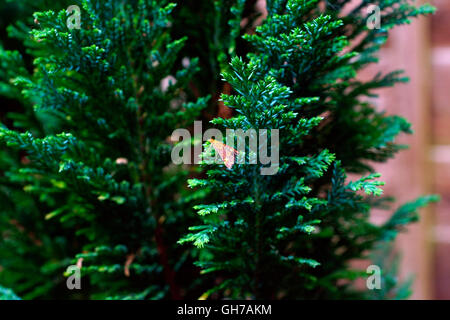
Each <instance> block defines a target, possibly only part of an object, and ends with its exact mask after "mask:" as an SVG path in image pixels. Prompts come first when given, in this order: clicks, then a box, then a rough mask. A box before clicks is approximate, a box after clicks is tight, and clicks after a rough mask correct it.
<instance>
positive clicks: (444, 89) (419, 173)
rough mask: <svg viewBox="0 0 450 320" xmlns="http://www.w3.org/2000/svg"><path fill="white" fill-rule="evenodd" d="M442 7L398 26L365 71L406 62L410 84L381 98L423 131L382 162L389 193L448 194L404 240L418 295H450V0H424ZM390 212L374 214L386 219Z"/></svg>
mask: <svg viewBox="0 0 450 320" xmlns="http://www.w3.org/2000/svg"><path fill="white" fill-rule="evenodd" d="M417 2H418V3H426V2H427V3H431V4H432V5H434V6H435V7H436V8H437V12H436V14H435V15H433V16H431V17H428V18H419V19H416V20H414V21H413V23H412V24H411V25H407V26H402V27H399V28H395V29H394V31H392V32H391V34H390V37H389V41H388V43H387V45H386V46H385V48H384V49H383V50H382V52H381V56H380V63H379V64H378V65H373V66H372V67H371V68H370V69H367V70H365V72H364V74H362V75H361V77H362V78H364V77H371V76H373V75H374V73H376V72H377V71H380V69H381V71H383V72H387V71H391V70H395V69H403V70H405V72H406V75H407V76H409V77H410V82H409V83H407V84H399V85H397V86H396V87H394V88H390V89H384V90H381V91H380V92H379V94H380V97H379V99H378V101H377V102H376V104H377V105H378V106H379V107H380V109H383V110H386V111H387V112H388V113H393V114H398V115H401V116H403V117H405V118H407V119H408V120H409V121H410V122H411V123H412V125H413V129H414V132H415V134H414V135H411V136H402V137H401V138H400V141H401V142H402V143H406V144H408V145H409V146H410V148H409V149H408V150H405V151H402V152H400V153H399V154H398V155H397V156H396V158H395V159H392V160H390V161H389V162H388V163H386V164H383V165H381V166H379V167H378V171H379V172H381V173H382V180H384V181H386V186H385V188H384V189H385V193H386V194H387V195H392V196H394V197H396V198H397V204H400V203H404V202H406V201H410V200H412V199H414V198H416V197H417V196H419V195H422V194H430V193H436V194H439V195H440V196H441V201H440V202H439V203H438V204H437V205H432V206H430V207H428V208H426V209H424V210H422V211H421V221H420V223H418V224H415V225H413V226H412V227H410V228H409V229H408V232H407V233H405V234H403V235H402V236H401V237H400V238H399V240H398V242H397V247H398V249H399V252H400V254H401V256H402V261H401V275H400V276H401V277H402V278H406V277H408V276H410V275H414V279H415V282H414V286H413V295H412V297H411V298H412V299H450V0H428V1H423V0H419V1H417ZM381 215H382V214H380V215H379V216H378V215H376V214H375V215H374V217H373V219H374V220H377V219H379V220H382V219H385V217H383V216H381Z"/></svg>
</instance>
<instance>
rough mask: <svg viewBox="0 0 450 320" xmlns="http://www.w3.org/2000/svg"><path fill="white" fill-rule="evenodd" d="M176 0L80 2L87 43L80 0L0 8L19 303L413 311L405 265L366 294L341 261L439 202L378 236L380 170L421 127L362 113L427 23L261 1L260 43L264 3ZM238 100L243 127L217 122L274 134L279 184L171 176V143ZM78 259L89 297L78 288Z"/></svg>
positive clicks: (5, 153) (412, 210)
mask: <svg viewBox="0 0 450 320" xmlns="http://www.w3.org/2000/svg"><path fill="white" fill-rule="evenodd" d="M175 2H177V6H175V5H174V4H170V3H169V1H159V0H158V1H156V0H129V1H125V0H107V1H105V0H102V1H100V0H83V1H75V3H76V4H78V5H80V7H81V8H82V19H81V28H80V29H79V30H78V29H73V30H69V29H68V28H67V24H66V20H67V17H68V14H67V13H66V11H65V9H66V8H67V7H68V6H69V5H71V4H75V3H72V2H67V1H60V2H58V3H55V2H54V1H36V0H34V1H23V2H20V4H19V3H15V2H14V3H12V2H7V3H6V4H0V10H1V11H0V12H2V16H3V15H5V14H6V13H5V12H8V11H9V10H14V12H15V13H14V14H13V15H11V17H10V18H9V21H8V23H9V24H12V26H10V27H9V28H8V33H9V36H10V37H9V38H8V40H6V41H4V42H3V43H0V96H1V98H2V99H3V100H2V101H4V102H5V105H7V106H8V107H9V108H11V109H1V110H0V116H1V124H0V145H1V149H0V231H1V241H0V284H1V285H2V286H5V287H7V288H11V289H12V290H13V291H14V292H15V293H17V294H18V295H19V296H20V297H21V298H25V299H34V298H75V299H89V298H91V299H92V298H97V299H164V298H175V299H176V298H198V297H200V296H201V295H202V294H203V297H207V296H210V295H211V294H212V293H214V292H218V293H214V295H213V296H212V297H218V298H221V297H233V298H247V297H250V298H299V299H308V298H386V297H404V296H405V295H406V294H405V293H407V292H408V289H407V288H406V287H405V288H406V289H405V288H404V289H401V290H399V289H397V282H396V280H395V279H396V278H395V271H396V270H395V264H394V267H391V266H389V265H387V266H386V270H391V271H392V272H391V273H386V276H385V277H384V280H383V281H384V283H385V284H386V286H385V287H384V290H383V291H382V292H377V293H376V295H374V294H373V293H371V292H367V291H365V292H358V291H356V290H354V288H353V287H352V286H351V283H352V280H354V279H356V278H357V277H359V276H362V275H365V272H364V270H362V271H361V270H353V269H352V268H351V267H350V262H351V261H352V260H353V259H357V258H364V257H367V255H368V253H369V252H370V251H371V250H373V249H377V248H379V246H380V244H382V243H385V242H387V241H391V240H393V239H394V238H395V236H396V234H397V233H398V231H400V230H401V229H402V228H403V227H404V226H405V225H407V224H408V223H410V222H413V221H416V220H417V217H418V213H417V209H418V208H419V207H422V206H424V205H426V204H427V203H428V202H429V201H434V200H436V199H435V197H425V198H421V199H419V200H417V201H415V202H412V203H410V204H407V205H405V206H403V207H400V208H399V209H398V210H397V211H396V212H395V213H394V214H393V215H392V218H391V219H390V220H388V221H387V222H386V223H385V224H384V225H381V226H375V225H373V224H371V223H370V222H369V219H368V218H369V213H370V209H371V208H375V207H386V206H387V201H386V200H387V199H383V198H381V197H380V195H381V189H380V188H379V187H380V186H381V185H382V183H381V182H379V181H377V180H376V179H377V178H378V177H379V176H378V175H377V174H374V173H373V172H372V167H371V164H372V163H373V162H381V161H385V160H387V159H388V158H390V157H392V156H393V155H394V154H395V152H396V151H398V150H399V149H401V148H402V147H403V146H400V145H397V144H395V142H394V139H395V137H396V136H397V135H398V134H400V133H402V132H406V133H410V132H411V129H410V125H409V124H408V122H407V121H406V120H405V119H403V118H401V117H398V116H386V115H385V114H384V113H382V112H380V111H377V110H376V109H375V107H374V106H373V105H372V104H370V103H369V102H368V98H369V97H372V96H373V90H374V89H378V88H382V87H386V86H391V85H393V84H395V83H397V82H401V81H404V80H405V79H404V78H402V77H400V74H399V73H398V72H393V73H390V74H387V75H377V76H376V77H375V78H374V79H373V80H372V81H369V82H360V81H359V80H357V79H356V78H355V76H356V73H357V72H358V71H359V70H360V69H361V68H363V67H365V66H366V65H368V64H369V63H374V62H376V61H377V60H376V52H377V51H378V50H379V49H380V47H381V45H382V44H383V43H384V42H385V41H386V39H387V30H388V29H390V28H391V27H393V26H395V25H398V24H402V23H406V22H407V21H408V19H409V18H410V17H415V16H417V15H421V14H426V13H430V12H432V9H431V8H430V7H428V6H424V7H420V8H418V9H416V8H415V7H414V6H412V5H410V4H409V3H408V2H407V1H402V0H397V1H394V0H385V1H382V0H380V1H371V4H378V5H379V6H380V7H381V8H382V10H383V17H382V27H383V28H382V29H380V30H376V29H375V30H367V27H366V12H365V8H366V6H367V5H368V4H369V2H368V1H364V3H363V4H362V5H361V7H359V8H356V9H354V11H352V12H351V13H350V14H349V15H346V16H345V17H343V18H342V19H340V18H338V17H340V15H339V13H340V11H341V9H342V7H343V6H344V5H345V4H346V3H347V2H349V1H338V0H336V1H327V6H326V8H325V9H323V7H322V9H320V6H319V2H318V1H315V0H295V1H294V0H291V1H280V0H278V1H267V8H268V12H269V15H268V17H267V19H266V20H265V21H264V22H263V24H262V25H261V26H259V27H258V28H257V30H256V33H255V32H254V28H253V25H254V23H255V19H256V18H257V17H258V14H257V13H256V11H255V8H254V5H255V3H256V1H252V0H248V1H244V0H220V1H175ZM35 11H39V12H36V13H34V15H33V16H31V13H33V12H35ZM2 26H3V25H2ZM242 34H246V35H245V36H244V37H241V36H242ZM4 37H5V35H4V34H2V38H4ZM11 39H15V40H11ZM355 39H358V40H357V43H355V42H353V41H354V40H355ZM355 41H356V40H355ZM13 49H16V50H13ZM344 50H346V51H345V53H344ZM238 57H245V58H238ZM230 61H231V64H230V63H229V62H230ZM222 76H223V78H224V79H225V82H221V77H222ZM230 87H231V88H232V91H231V90H229V88H230ZM227 88H228V89H227ZM230 91H231V94H224V95H222V100H223V102H224V104H225V105H227V106H229V107H231V108H233V109H234V110H235V111H236V114H237V115H236V117H234V118H231V119H223V118H215V119H214V120H213V121H212V125H215V126H217V127H219V128H222V129H225V128H232V129H238V128H240V129H244V130H247V129H280V168H279V171H278V173H277V174H276V175H268V176H264V175H261V174H260V169H261V166H259V165H245V164H238V165H235V166H234V167H233V169H232V170H224V168H223V166H221V165H213V166H206V167H205V170H204V171H203V172H199V170H197V169H196V168H193V167H189V166H175V165H173V163H172V161H171V150H172V147H173V143H172V142H171V141H170V135H171V133H172V132H173V131H174V130H175V129H178V128H190V127H191V125H192V123H193V121H194V120H195V119H207V120H210V119H211V118H213V114H215V112H216V111H217V110H216V106H217V104H218V100H219V96H220V93H221V92H230ZM2 105H3V103H2ZM2 108H3V106H2ZM347 173H358V174H363V177H362V178H361V179H359V180H356V181H353V182H349V181H347V179H346V174H347ZM189 178H194V179H191V180H189V185H190V187H191V188H187V187H186V185H187V181H188V179H189ZM193 187H202V188H198V189H196V190H194V189H192V188H193ZM373 196H378V198H375V197H373ZM192 208H195V210H197V211H198V213H199V214H200V217H199V216H197V215H196V214H195V212H194V210H192ZM189 226H191V227H190V230H191V233H190V234H188V235H186V236H185V237H183V238H182V240H180V241H179V239H180V238H181V237H182V236H183V234H185V233H186V230H187V229H188V228H189ZM178 242H181V243H184V242H193V243H194V244H195V246H190V245H180V244H179V243H178ZM196 247H199V248H200V249H199V248H196ZM377 250H378V249H377ZM387 262H389V261H387ZM77 263H78V264H79V265H80V264H81V265H82V268H81V271H82V290H80V291H77V290H74V291H69V290H68V289H67V288H66V277H67V276H69V274H68V273H67V272H66V270H67V267H68V266H70V265H74V264H77ZM380 264H381V262H380ZM199 267H200V268H199ZM383 268H385V267H384V266H383ZM200 269H203V271H202V272H201V273H200ZM342 280H344V281H342ZM345 280H349V281H347V282H345ZM400 288H401V287H400ZM13 297H15V295H14V294H13V293H12V292H11V291H9V290H6V289H3V288H2V287H0V299H3V298H5V299H8V298H13Z"/></svg>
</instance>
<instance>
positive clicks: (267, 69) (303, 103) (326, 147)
mask: <svg viewBox="0 0 450 320" xmlns="http://www.w3.org/2000/svg"><path fill="white" fill-rule="evenodd" d="M346 2H348V1H328V7H327V10H325V11H323V12H320V11H319V9H318V8H319V6H318V4H319V3H318V1H315V0H309V1H308V0H290V1H276V0H275V1H268V8H269V16H268V18H267V19H266V21H265V22H264V23H263V25H262V26H260V27H258V28H257V32H256V34H252V35H246V36H245V38H246V39H247V40H248V41H250V43H251V44H252V45H253V48H254V50H253V52H252V53H250V54H248V55H247V61H246V62H244V61H243V60H241V59H238V58H235V59H233V61H232V63H231V67H232V70H230V71H227V72H225V73H224V79H225V81H227V82H228V83H230V84H231V85H232V87H233V89H234V91H235V92H236V93H237V94H236V95H224V96H222V98H223V100H224V103H225V105H227V106H229V107H231V108H233V109H234V110H236V112H237V113H238V114H239V116H237V117H235V118H232V119H227V120H224V119H215V120H213V123H215V124H216V125H218V126H219V127H221V128H226V129H235V128H243V129H244V130H247V129H279V130H280V170H279V172H278V174H276V175H273V176H262V175H261V174H260V170H259V169H260V168H259V167H258V166H250V165H236V166H235V167H234V168H233V170H231V171H224V170H223V168H222V167H220V166H219V167H217V166H215V167H212V168H211V167H209V168H208V169H209V170H208V176H207V178H205V179H201V180H199V179H195V180H191V181H190V186H191V187H198V186H201V187H204V188H206V190H208V191H209V192H211V194H216V195H217V194H221V197H219V198H218V199H217V200H216V202H215V203H213V204H210V205H208V206H207V207H206V208H207V210H205V206H198V208H199V209H200V211H199V214H200V215H202V216H203V221H204V225H202V226H199V227H195V228H191V230H192V231H194V232H192V233H191V234H189V235H188V236H186V237H185V238H183V239H182V240H181V243H184V242H190V241H192V242H194V244H195V245H196V246H197V247H205V249H204V250H206V251H207V252H208V254H205V255H204V256H203V259H201V260H200V261H199V262H198V263H197V264H198V265H199V266H201V267H202V268H203V269H204V273H214V274H217V276H219V277H221V278H223V279H226V280H225V281H223V282H222V283H221V284H220V285H219V286H217V287H215V288H213V289H211V290H210V291H209V292H208V293H212V292H215V291H219V292H220V293H221V294H222V295H223V296H229V297H233V298H247V297H250V298H268V299H273V298H291V299H292V298H295V299H317V298H325V299H336V298H358V297H359V298H368V297H370V293H368V292H367V291H362V292H357V291H355V289H354V288H352V287H351V286H349V283H350V284H351V283H352V281H353V280H355V279H356V278H358V277H363V276H366V273H365V270H354V269H352V267H351V265H350V262H351V261H353V260H355V259H361V258H367V253H368V252H370V251H371V250H373V249H374V248H375V247H376V246H377V245H378V244H379V243H382V242H384V241H388V240H393V239H394V238H395V236H396V234H397V233H398V231H399V230H400V229H402V228H403V227H404V226H405V225H407V224H408V223H410V222H414V221H416V220H417V212H416V211H417V208H418V207H421V206H423V205H425V204H426V203H428V202H430V201H436V200H437V198H436V197H425V198H421V199H419V200H417V201H416V202H412V203H410V204H408V205H405V206H403V207H401V208H400V209H398V210H397V211H396V212H395V213H394V214H393V215H392V218H391V219H390V220H388V221H387V222H386V223H385V224H383V225H379V226H378V225H374V224H372V223H370V222H369V213H370V209H371V208H375V207H379V206H380V205H381V204H385V202H386V201H382V199H380V198H378V199H376V198H374V197H373V196H380V195H381V194H382V190H381V189H380V188H379V186H380V185H382V184H383V183H381V182H379V181H377V180H375V179H376V178H378V177H379V175H377V174H373V173H371V171H372V169H371V161H372V163H373V162H374V161H375V162H382V161H385V160H387V159H388V158H390V157H392V156H393V155H394V153H395V152H396V151H398V150H399V149H401V148H402V146H399V145H396V144H395V142H394V139H395V137H396V136H397V135H398V134H399V133H402V132H405V133H411V130H410V125H409V124H408V122H407V121H406V120H405V119H403V118H401V117H398V116H386V115H385V114H384V113H382V112H379V111H377V110H376V108H375V106H373V105H372V104H370V103H369V102H368V100H367V98H368V97H371V96H373V93H372V91H373V90H374V89H377V88H381V87H386V86H390V85H393V84H395V83H396V82H401V81H404V79H403V78H400V77H399V73H398V72H393V73H390V74H387V75H381V74H379V75H377V76H376V77H375V78H374V79H373V80H372V81H369V82H360V81H359V80H357V79H356V78H355V76H356V73H357V71H358V70H360V69H361V68H362V67H364V66H366V65H367V64H368V63H372V62H376V58H375V56H374V54H375V53H376V51H377V50H378V49H379V48H380V46H381V44H382V43H384V41H385V40H386V38H387V29H389V28H391V27H392V26H394V25H398V24H402V23H405V22H407V21H408V20H407V18H409V17H413V16H416V15H418V14H426V13H430V12H432V9H431V8H430V7H428V6H423V7H421V8H419V9H416V8H414V7H412V6H410V5H409V4H407V2H406V1H381V2H377V3H378V4H379V5H380V7H381V8H382V9H383V10H385V11H383V15H382V25H383V27H384V29H380V30H377V29H375V30H368V29H367V27H366V18H365V17H366V13H365V10H363V9H365V6H361V7H359V8H357V9H355V10H354V11H353V12H352V13H351V14H349V15H348V16H345V17H344V18H343V19H342V20H339V19H337V16H338V14H339V9H341V8H342V7H343V5H344V4H345V3H346ZM399 2H400V3H401V5H400V6H398V5H397V4H398V3H399ZM371 3H372V2H371ZM377 3H375V4H377ZM365 4H368V2H366V3H365ZM336 9H337V11H336ZM363 32H366V33H365V35H364V36H363V37H362V39H361V38H360V39H359V40H358V42H357V43H354V42H350V40H353V39H356V38H357V37H358V36H359V35H360V34H363ZM344 49H347V50H346V51H345V52H344ZM272 152H273V150H272ZM346 172H349V173H362V174H364V176H363V177H362V178H361V179H360V180H358V181H353V182H348V181H347V179H346ZM359 191H364V192H363V193H361V192H359ZM385 279H386V278H385ZM344 280H348V281H344ZM386 281H387V280H386ZM395 289H396V288H395V285H392V284H391V285H390V286H389V287H388V290H384V291H383V293H382V295H381V294H380V295H379V296H378V298H388V297H395V296H396V294H397V293H396V292H395ZM398 296H401V294H399V295H398Z"/></svg>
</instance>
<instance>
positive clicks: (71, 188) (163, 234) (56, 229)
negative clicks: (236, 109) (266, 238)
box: [0, 0, 243, 299]
mask: <svg viewBox="0 0 450 320" xmlns="http://www.w3.org/2000/svg"><path fill="white" fill-rule="evenodd" d="M30 2H31V1H30ZM231 3H232V2H230V1H228V2H227V4H231ZM65 4H67V5H68V3H60V4H59V5H53V6H50V5H49V4H48V3H47V2H45V1H42V2H35V4H34V5H35V6H38V7H39V9H40V10H45V9H52V8H53V9H55V10H54V11H43V12H38V13H35V14H34V24H35V25H34V27H33V28H32V30H31V31H30V30H29V29H28V28H27V27H26V23H25V22H23V21H19V22H18V23H16V25H15V27H11V28H10V35H11V36H15V37H17V38H19V39H21V40H22V41H23V44H24V45H25V46H26V47H27V50H28V51H27V54H28V56H29V57H31V58H32V59H34V61H33V65H34V66H33V68H34V70H31V71H30V70H29V69H27V66H26V65H25V62H26V61H25V59H24V58H23V57H22V56H21V54H20V53H19V52H18V51H8V50H4V49H2V51H1V52H0V56H1V59H2V69H1V79H2V84H1V89H2V94H3V95H4V96H7V97H8V98H9V99H15V100H17V101H18V102H20V103H21V104H22V106H23V108H24V112H20V113H10V114H8V119H12V120H13V123H12V124H10V126H11V127H13V128H14V130H11V129H8V128H7V127H6V125H2V127H1V129H0V142H1V143H2V146H7V147H8V148H6V149H5V148H4V147H2V158H1V169H0V170H1V171H2V172H4V173H5V174H4V175H3V176H2V180H1V185H2V189H1V192H0V195H1V198H0V201H1V203H2V212H1V216H0V218H1V220H0V221H1V222H0V223H1V230H2V233H3V236H2V241H1V244H0V257H1V267H2V269H1V273H0V279H1V281H0V282H1V283H2V284H4V285H6V286H7V287H11V288H13V289H14V290H15V291H16V292H17V293H18V294H20V295H21V296H22V297H24V298H38V297H47V298H48V297H63V296H67V295H68V294H69V293H70V292H69V291H68V290H67V288H66V283H65V278H64V277H63V273H64V270H66V268H67V267H68V266H69V265H74V264H77V265H78V266H81V271H82V275H83V279H84V280H83V286H84V290H81V291H80V292H81V294H79V293H77V292H75V293H72V294H70V295H69V296H70V297H73V296H75V297H77V296H79V297H84V298H89V297H90V298H134V299H138V298H146V299H151V298H155V299H157V298H175V299H177V298H181V297H191V296H198V295H199V294H200V293H198V294H197V293H196V290H198V289H196V288H198V287H201V282H202V279H200V280H199V279H198V270H197V268H196V267H194V266H193V264H192V255H193V254H194V253H193V252H192V250H191V249H190V248H186V247H184V248H183V247H180V246H179V245H177V243H176V242H177V240H178V239H179V237H180V235H181V234H182V232H183V230H184V228H185V226H186V225H189V224H191V223H193V220H192V219H193V218H195V215H193V214H191V207H192V205H193V204H192V203H195V201H196V200H195V198H196V197H198V195H196V193H190V194H188V193H187V192H186V190H185V187H184V186H185V181H186V175H187V174H188V172H189V171H188V170H186V169H183V168H180V167H176V166H174V165H173V164H172V162H171V158H170V154H171V147H172V146H171V142H170V141H169V140H168V138H169V137H170V134H171V133H172V131H173V130H174V129H175V128H177V127H188V126H189V125H190V123H191V122H192V121H193V119H194V118H196V117H197V116H198V115H199V114H200V111H201V110H202V109H203V108H205V107H206V106H207V104H208V101H209V100H210V99H209V97H208V95H207V94H205V95H203V96H198V95H197V96H195V95H194V94H193V93H192V92H191V90H190V89H189V85H190V83H191V82H192V81H193V77H194V76H195V75H196V73H198V71H199V66H198V59H196V58H195V57H189V56H188V57H186V56H184V55H181V50H182V49H183V47H184V45H185V42H186V40H187V38H186V37H180V38H177V39H172V36H171V32H172V29H171V25H172V24H173V22H172V21H171V17H170V15H171V14H172V12H173V9H174V7H175V5H174V4H170V3H168V2H166V1H142V0H141V1H95V0H93V1H82V2H81V3H79V4H80V7H81V12H82V16H81V19H80V21H81V26H80V27H79V28H68V24H67V20H68V18H69V19H70V14H71V13H70V12H69V13H68V12H66V10H65V7H62V6H63V5H65ZM242 4H243V2H242V1H241V5H240V7H241V9H240V11H239V10H237V9H233V12H231V11H230V14H229V15H225V12H226V10H228V11H229V8H228V7H226V6H225V3H220V2H217V3H216V7H215V9H216V10H223V11H224V15H225V18H224V21H222V22H221V23H222V25H224V26H223V27H224V30H226V29H227V28H230V26H232V25H233V24H232V23H230V24H229V23H228V20H233V19H234V20H236V19H237V16H238V15H239V14H240V13H242V10H243V7H242ZM26 8H27V9H28V10H29V9H30V7H26ZM32 8H35V7H32ZM213 8H214V7H213ZM233 8H234V7H233ZM61 9H62V10H61ZM206 9H208V10H210V8H209V7H207V8H205V9H204V11H206ZM28 10H25V11H27V12H28ZM236 10H237V11H236ZM24 21H27V19H24ZM222 25H217V26H216V29H217V30H219V29H220V27H222ZM235 25H236V23H234V26H235ZM237 26H238V27H239V25H237ZM222 33H223V34H224V35H225V34H226V33H225V32H224V31H222ZM235 33H236V32H234V33H233V36H234V37H237V36H238V34H237V35H236V34H235ZM237 33H239V31H237ZM30 36H31V38H30ZM227 37H228V38H229V39H231V36H230V35H227ZM217 40H220V38H218V39H217ZM185 53H186V54H189V52H188V50H185ZM218 56H220V54H219V52H216V53H215V56H214V57H213V58H214V59H216V58H218ZM189 58H191V59H189ZM212 62H213V61H212ZM23 191H25V192H23ZM200 194H201V193H200ZM67 275H68V274H66V276H67ZM86 287H87V288H86Z"/></svg>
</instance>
